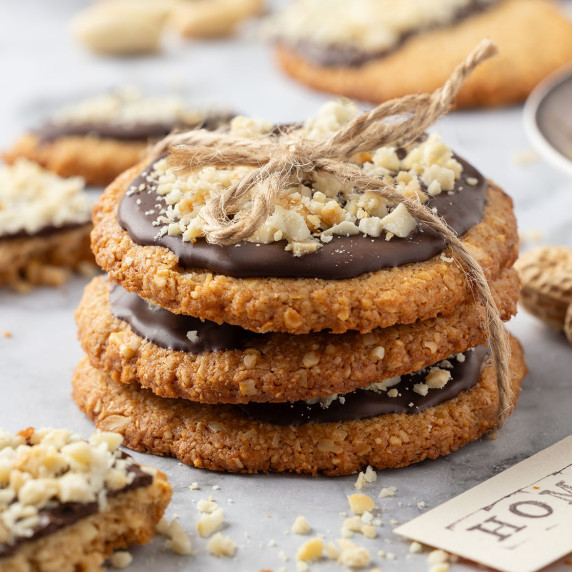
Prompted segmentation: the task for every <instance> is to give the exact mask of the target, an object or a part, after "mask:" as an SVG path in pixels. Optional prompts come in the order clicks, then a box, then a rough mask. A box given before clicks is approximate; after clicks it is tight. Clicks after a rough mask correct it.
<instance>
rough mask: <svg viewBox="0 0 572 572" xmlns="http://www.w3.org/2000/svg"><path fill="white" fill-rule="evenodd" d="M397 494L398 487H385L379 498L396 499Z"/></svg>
mask: <svg viewBox="0 0 572 572" xmlns="http://www.w3.org/2000/svg"><path fill="white" fill-rule="evenodd" d="M396 492H397V487H384V488H382V489H381V490H380V491H379V495H378V496H379V498H380V499H384V498H387V497H394V496H395V493H396Z"/></svg>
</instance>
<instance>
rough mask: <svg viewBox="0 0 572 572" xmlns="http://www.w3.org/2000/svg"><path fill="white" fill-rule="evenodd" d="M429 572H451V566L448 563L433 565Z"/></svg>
mask: <svg viewBox="0 0 572 572" xmlns="http://www.w3.org/2000/svg"><path fill="white" fill-rule="evenodd" d="M429 572H449V565H448V564H447V563H446V562H443V563H442V564H433V565H432V566H431V568H429Z"/></svg>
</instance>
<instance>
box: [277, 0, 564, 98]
mask: <svg viewBox="0 0 572 572" xmlns="http://www.w3.org/2000/svg"><path fill="white" fill-rule="evenodd" d="M271 28H272V34H273V36H274V37H275V40H276V43H277V46H276V58H277V61H278V63H279V65H280V66H281V67H282V69H284V70H285V71H286V73H288V74H289V75H290V76H292V77H293V78H295V79H297V80H299V81H301V82H302V83H304V84H306V85H309V86H311V87H314V88H316V89H320V90H323V91H329V92H332V93H338V94H341V95H346V96H348V97H354V98H357V99H361V100H365V101H372V102H381V101H386V100H390V99H392V98H395V97H401V96H403V95H406V94H409V93H418V92H424V91H431V90H433V89H435V88H436V87H438V86H439V85H441V84H442V83H443V81H444V80H445V79H446V78H447V77H448V75H449V73H450V72H451V70H452V69H453V67H454V66H455V65H456V64H457V63H458V62H459V61H461V60H462V59H463V58H464V57H465V56H466V55H467V54H468V53H469V52H470V51H471V49H472V47H473V46H474V45H475V43H477V42H478V41H480V40H481V39H482V38H484V37H488V38H492V39H493V40H494V41H495V43H496V44H497V45H498V47H499V56H497V57H496V58H495V59H494V60H491V61H490V62H487V63H486V64H485V65H483V66H482V68H481V69H479V70H477V71H476V72H475V73H474V74H473V75H472V77H471V78H469V79H468V80H467V82H466V83H465V85H464V86H463V88H462V89H461V91H460V92H459V95H458V98H457V105H458V106H459V107H475V106H491V105H503V104H510V103H515V102H518V101H522V100H524V99H525V98H526V97H527V95H528V94H529V93H530V91H531V90H532V88H534V86H535V85H536V84H537V83H538V82H539V81H540V80H541V79H543V78H544V77H545V76H547V75H548V74H550V73H551V72H553V71H554V70H556V69H558V68H559V67H561V66H563V65H565V64H566V63H568V62H569V61H570V60H571V59H572V23H571V22H570V21H569V20H568V19H567V18H566V17H565V15H564V14H562V13H561V11H560V9H559V7H558V6H557V5H556V3H553V2H549V1H544V0H460V1H459V0H440V1H439V2H419V1H416V0H405V1H402V2H399V3H398V4H395V3H393V2H391V0H388V1H381V2H380V1H378V0H358V2H351V3H348V2H343V0H340V1H338V2H333V3H332V2H329V1H328V0H298V1H297V2H292V3H291V4H290V5H289V6H288V7H287V8H286V9H285V11H284V13H283V14H279V15H277V16H275V21H274V23H273V24H272V26H271Z"/></svg>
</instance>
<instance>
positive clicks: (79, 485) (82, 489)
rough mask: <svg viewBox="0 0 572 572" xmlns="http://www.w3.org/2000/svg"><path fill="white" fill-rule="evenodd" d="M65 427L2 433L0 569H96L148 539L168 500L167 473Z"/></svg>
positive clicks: (112, 441) (110, 438)
mask: <svg viewBox="0 0 572 572" xmlns="http://www.w3.org/2000/svg"><path fill="white" fill-rule="evenodd" d="M121 442H122V437H121V435H118V434H116V433H102V432H97V433H95V434H94V435H93V436H92V437H91V439H90V440H89V442H86V441H84V440H82V439H81V438H80V437H79V436H78V435H74V434H72V432H71V431H67V430H64V429H39V430H34V429H33V428H28V429H25V430H24V431H21V432H20V433H18V434H16V435H12V434H10V433H8V432H7V431H1V430H0V455H1V456H2V496H1V497H0V569H1V570H5V571H17V570H18V571H19V570H38V571H46V570H93V571H94V572H97V571H103V569H104V568H103V563H104V561H105V560H106V559H107V557H109V556H110V555H111V553H112V552H113V551H114V550H117V549H119V548H127V547H128V546H130V545H132V544H145V543H147V542H149V541H150V540H151V538H153V535H154V533H155V526H156V525H157V523H158V522H159V520H160V519H161V517H162V515H163V512H164V511H165V508H166V507H167V505H168V504H169V501H170V499H171V485H170V484H169V483H168V481H167V477H166V476H165V475H164V474H163V473H161V472H160V471H157V470H155V469H153V468H151V467H146V466H144V465H139V464H137V463H136V462H135V461H134V460H133V459H132V458H131V457H129V456H128V455H126V454H125V453H123V452H121V451H120V450H119V449H118V447H119V445H120V444H121Z"/></svg>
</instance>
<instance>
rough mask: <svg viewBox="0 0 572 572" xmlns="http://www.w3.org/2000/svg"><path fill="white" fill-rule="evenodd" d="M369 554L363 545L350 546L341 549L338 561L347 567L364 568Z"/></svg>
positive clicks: (368, 559) (369, 559) (367, 563)
mask: <svg viewBox="0 0 572 572" xmlns="http://www.w3.org/2000/svg"><path fill="white" fill-rule="evenodd" d="M370 561H371V556H370V554H369V552H368V550H367V549H366V548H364V547H363V546H351V547H348V548H345V549H343V550H342V552H341V554H340V555H339V556H338V562H339V563H340V564H343V565H345V566H348V567H349V568H365V567H366V566H368V565H369V563H370Z"/></svg>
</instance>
